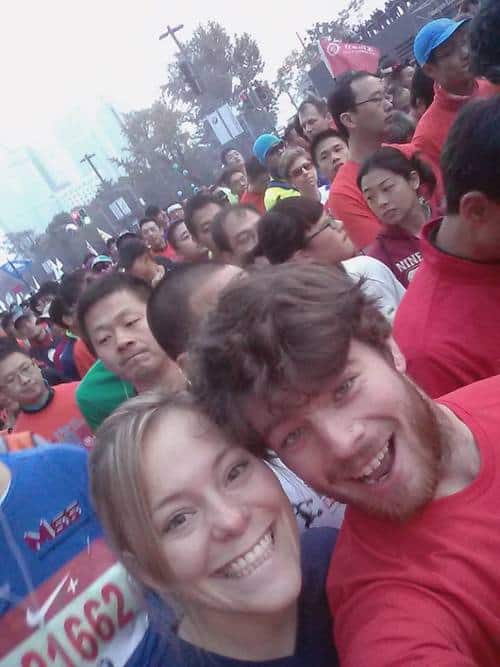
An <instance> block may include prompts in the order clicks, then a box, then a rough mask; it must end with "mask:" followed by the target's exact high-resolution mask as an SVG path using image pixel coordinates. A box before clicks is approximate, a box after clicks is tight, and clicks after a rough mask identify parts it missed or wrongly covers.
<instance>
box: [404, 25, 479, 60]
mask: <svg viewBox="0 0 500 667" xmlns="http://www.w3.org/2000/svg"><path fill="white" fill-rule="evenodd" d="M466 21H470V18H464V19H462V20H461V21H453V20H452V19H436V20H435V21H431V22H430V23H427V24H426V25H424V27H423V28H421V29H420V31H419V32H418V33H417V36H416V37H415V41H414V43H413V53H414V54H415V60H416V61H417V63H418V64H419V65H420V66H421V67H422V66H423V65H425V64H426V63H427V62H428V61H429V58H430V56H431V53H432V52H433V51H434V49H437V47H438V46H441V44H444V43H445V42H446V41H448V40H449V39H450V37H451V36H452V35H453V34H454V33H455V32H456V31H457V30H458V29H459V28H460V27H461V26H462V25H463V24H464V23H465V22H466Z"/></svg>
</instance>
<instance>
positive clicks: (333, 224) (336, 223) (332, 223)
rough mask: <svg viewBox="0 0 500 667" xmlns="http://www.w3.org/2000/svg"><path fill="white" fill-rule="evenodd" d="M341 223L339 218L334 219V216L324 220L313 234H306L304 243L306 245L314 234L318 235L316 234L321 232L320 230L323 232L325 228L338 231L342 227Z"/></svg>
mask: <svg viewBox="0 0 500 667" xmlns="http://www.w3.org/2000/svg"><path fill="white" fill-rule="evenodd" d="M342 226H343V225H342V223H341V222H340V220H335V218H328V219H327V220H325V223H324V224H323V225H321V227H320V228H319V229H317V230H316V231H315V232H314V233H313V234H311V235H310V236H306V239H305V242H304V245H307V244H308V243H310V242H311V241H312V240H313V238H314V237H315V236H318V234H321V232H324V231H325V229H333V230H334V231H335V232H338V231H340V230H341V229H342Z"/></svg>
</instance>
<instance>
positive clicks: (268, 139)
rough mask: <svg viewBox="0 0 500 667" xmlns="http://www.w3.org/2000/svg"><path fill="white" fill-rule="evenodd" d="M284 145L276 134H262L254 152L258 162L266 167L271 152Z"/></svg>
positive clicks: (257, 140) (256, 141)
mask: <svg viewBox="0 0 500 667" xmlns="http://www.w3.org/2000/svg"><path fill="white" fill-rule="evenodd" d="M282 143H283V142H282V140H281V139H280V138H279V137H277V136H276V135H275V134H261V135H260V137H257V139H256V140H255V143H254V145H253V151H252V152H253V154H254V155H255V157H256V158H257V160H258V161H259V162H260V163H261V164H263V165H265V164H266V158H267V156H268V153H269V151H270V150H271V149H272V148H274V147H275V146H278V145H279V144H282Z"/></svg>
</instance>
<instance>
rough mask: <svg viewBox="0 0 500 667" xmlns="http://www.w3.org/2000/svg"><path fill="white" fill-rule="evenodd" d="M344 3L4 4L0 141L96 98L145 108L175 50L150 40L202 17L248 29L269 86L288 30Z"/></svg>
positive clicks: (22, 135) (28, 135) (15, 138)
mask: <svg viewBox="0 0 500 667" xmlns="http://www.w3.org/2000/svg"><path fill="white" fill-rule="evenodd" d="M346 2H347V0H337V1H334V2H332V1H331V0H329V1H327V2H314V3H311V2H305V1H304V0H303V1H302V2H293V3H292V2H290V0H288V2H283V1H281V2H272V0H271V1H270V0H251V2H248V3H245V2H235V1H234V0H215V1H213V2H207V0H203V1H202V0H182V1H179V2H172V0H83V1H82V0H44V2H37V0H3V2H2V3H1V5H2V8H1V9H0V25H1V29H0V31H1V32H0V63H1V65H0V67H1V71H2V77H1V84H2V89H3V91H2V92H3V95H2V111H1V116H0V117H1V119H2V122H1V124H0V143H3V144H6V145H18V144H23V143H25V142H29V141H31V140H33V139H36V138H38V137H41V136H43V135H44V134H45V133H46V131H47V128H48V127H49V126H50V124H51V123H53V122H54V121H55V120H56V118H57V116H58V115H60V114H62V113H64V111H65V110H66V109H69V108H71V107H73V106H75V105H78V104H81V103H84V102H85V100H86V99H94V98H96V97H100V96H101V97H104V98H105V99H108V100H110V101H112V102H114V103H115V104H116V105H117V106H118V108H119V109H121V110H123V111H128V110H131V109H135V108H140V107H144V106H149V104H151V102H152V101H153V100H154V99H155V98H156V97H157V96H158V92H159V86H160V85H161V84H162V83H163V82H164V81H165V66H166V62H167V61H168V60H170V59H171V58H172V56H173V54H174V53H175V48H174V46H173V44H171V40H163V41H161V42H160V41H159V40H158V36H159V34H160V33H161V32H162V31H163V30H164V29H165V28H166V26H167V24H170V25H177V24H178V23H183V24H184V26H185V28H184V30H183V31H182V32H181V33H179V36H180V37H181V39H183V40H187V39H189V36H190V34H191V32H192V31H193V29H194V28H195V27H196V25H198V24H199V23H200V22H206V21H208V20H210V19H213V20H216V21H219V22H220V23H222V24H223V25H224V26H225V27H226V29H227V30H228V31H229V32H230V33H231V34H232V33H235V32H237V33H241V32H244V31H247V32H249V33H250V34H251V35H253V36H254V37H255V38H256V40H257V42H258V44H259V46H260V49H261V52H262V55H263V57H264V59H265V61H266V75H267V76H268V78H269V79H271V80H272V78H273V76H274V74H275V72H276V69H277V68H278V67H279V65H280V64H281V62H282V60H283V59H284V57H285V56H286V55H287V54H288V53H289V52H290V51H291V50H292V49H293V48H295V47H297V46H298V40H297V37H296V35H295V33H296V31H299V32H300V33H304V32H305V30H306V29H307V28H308V27H310V26H311V25H312V24H313V23H314V22H315V21H326V20H329V19H331V18H332V17H333V16H334V15H335V12H336V11H338V10H339V9H341V8H342V7H343V6H344V4H346ZM366 5H367V9H370V10H371V9H373V8H374V7H376V6H382V5H383V2H381V1H377V0H367V2H366ZM333 6H334V7H335V10H333V11H332V7H333Z"/></svg>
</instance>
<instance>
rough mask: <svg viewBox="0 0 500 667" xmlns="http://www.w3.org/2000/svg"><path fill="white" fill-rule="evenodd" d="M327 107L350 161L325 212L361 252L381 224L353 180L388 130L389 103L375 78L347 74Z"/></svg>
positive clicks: (367, 75)
mask: <svg viewBox="0 0 500 667" xmlns="http://www.w3.org/2000/svg"><path fill="white" fill-rule="evenodd" d="M328 106H329V108H330V113H331V114H332V116H333V119H334V121H335V124H336V126H337V128H338V131H339V132H340V134H341V135H342V137H343V138H345V140H346V141H348V143H349V150H350V159H349V160H347V162H345V164H344V165H343V166H342V167H341V168H340V169H339V171H338V173H337V175H336V177H335V180H334V182H333V183H332V186H331V188H330V196H329V199H328V203H327V209H328V211H329V212H330V213H331V214H332V215H333V216H334V217H335V218H338V219H339V220H342V222H343V223H344V225H345V227H346V230H347V233H348V234H349V236H350V237H351V239H352V241H353V243H354V245H355V246H356V248H357V249H358V250H360V249H362V248H364V247H365V246H367V245H369V244H370V243H372V242H373V241H374V239H375V237H376V236H377V233H378V232H379V231H380V223H379V221H378V220H377V218H376V217H375V216H374V215H373V213H372V212H371V211H370V209H369V208H368V206H367V205H366V202H365V201H364V199H363V196H362V194H361V191H360V190H359V188H358V186H357V184H356V180H357V177H358V172H359V168H360V165H361V163H362V162H363V161H364V160H365V159H366V158H367V157H369V156H370V155H371V154H372V153H373V152H375V151H376V150H377V148H380V146H381V145H382V142H383V140H384V138H385V136H386V134H387V132H388V130H389V128H390V123H391V117H392V102H391V99H390V97H388V96H386V94H385V91H384V85H383V82H382V81H381V79H379V78H378V77H377V76H374V75H373V74H369V73H368V72H346V73H345V74H342V75H341V76H339V78H338V79H337V81H336V83H335V88H334V90H333V92H332V94H331V95H330V98H329V100H328Z"/></svg>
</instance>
